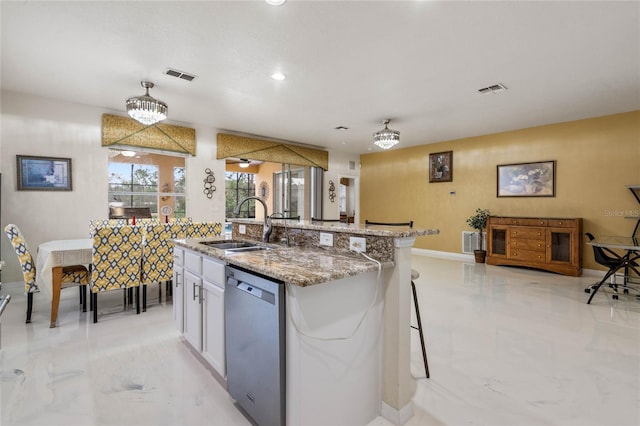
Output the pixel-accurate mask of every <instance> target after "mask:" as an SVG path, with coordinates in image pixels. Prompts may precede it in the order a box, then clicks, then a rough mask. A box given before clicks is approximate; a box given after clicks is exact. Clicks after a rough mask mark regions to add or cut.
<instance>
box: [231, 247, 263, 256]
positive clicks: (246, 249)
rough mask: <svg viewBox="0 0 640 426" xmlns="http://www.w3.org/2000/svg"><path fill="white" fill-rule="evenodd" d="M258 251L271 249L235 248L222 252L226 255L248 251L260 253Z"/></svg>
mask: <svg viewBox="0 0 640 426" xmlns="http://www.w3.org/2000/svg"><path fill="white" fill-rule="evenodd" d="M260 250H271V247H265V246H253V247H237V248H229V249H225V251H224V252H225V253H226V254H233V253H246V252H249V251H260Z"/></svg>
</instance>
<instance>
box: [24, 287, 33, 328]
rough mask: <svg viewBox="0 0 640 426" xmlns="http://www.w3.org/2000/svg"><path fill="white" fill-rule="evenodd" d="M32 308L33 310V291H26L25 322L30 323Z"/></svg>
mask: <svg viewBox="0 0 640 426" xmlns="http://www.w3.org/2000/svg"><path fill="white" fill-rule="evenodd" d="M32 310H33V293H27V321H25V324H30V323H31V311H32Z"/></svg>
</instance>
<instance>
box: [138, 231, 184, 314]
mask: <svg viewBox="0 0 640 426" xmlns="http://www.w3.org/2000/svg"><path fill="white" fill-rule="evenodd" d="M186 233H187V228H186V225H185V224H183V223H162V224H156V225H148V226H146V227H145V228H144V236H145V244H144V247H143V249H142V284H143V285H144V286H143V287H142V311H143V312H145V311H146V310H147V285H150V284H156V283H157V284H159V289H158V299H159V301H160V302H162V283H165V284H166V287H167V292H168V291H170V290H169V289H170V288H171V286H170V284H171V280H172V278H173V242H171V240H172V239H178V238H185V237H186Z"/></svg>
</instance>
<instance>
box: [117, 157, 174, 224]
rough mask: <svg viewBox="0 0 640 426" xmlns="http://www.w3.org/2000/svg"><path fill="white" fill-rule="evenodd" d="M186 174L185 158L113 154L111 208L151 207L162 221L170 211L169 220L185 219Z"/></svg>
mask: <svg viewBox="0 0 640 426" xmlns="http://www.w3.org/2000/svg"><path fill="white" fill-rule="evenodd" d="M126 153H130V154H129V155H124V154H126ZM185 173H186V171H185V159H184V157H181V156H177V155H176V156H174V155H167V154H158V153H152V152H144V151H137V152H133V151H117V150H110V151H109V206H114V207H115V206H120V207H148V208H149V209H150V211H151V215H152V216H153V217H158V218H160V217H161V216H164V215H162V214H159V212H161V211H167V210H168V209H167V208H166V207H169V208H170V213H169V214H168V215H167V216H169V217H184V216H185V215H186V194H185ZM163 208H164V210H162V209H163Z"/></svg>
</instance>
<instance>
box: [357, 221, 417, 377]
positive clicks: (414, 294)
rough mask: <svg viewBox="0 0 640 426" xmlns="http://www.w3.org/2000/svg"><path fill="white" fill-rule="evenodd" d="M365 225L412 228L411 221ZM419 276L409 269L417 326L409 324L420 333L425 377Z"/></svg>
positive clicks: (368, 222)
mask: <svg viewBox="0 0 640 426" xmlns="http://www.w3.org/2000/svg"><path fill="white" fill-rule="evenodd" d="M364 224H365V227H366V226H369V225H381V226H406V227H409V228H413V221H412V220H410V221H409V222H374V221H370V220H366V219H365V221H364ZM418 278H420V272H418V271H416V270H415V269H413V268H412V269H411V292H412V294H413V307H414V309H415V311H416V321H417V322H418V326H417V327H415V326H413V325H412V326H411V328H413V329H414V330H418V334H419V335H420V346H421V348H422V361H423V362H424V371H425V373H426V375H427V379H428V378H429V363H428V362H427V350H426V349H425V346H424V334H423V332H422V320H421V319H420V305H419V304H418V293H417V292H416V284H415V283H414V281H415V280H417V279H418Z"/></svg>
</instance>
